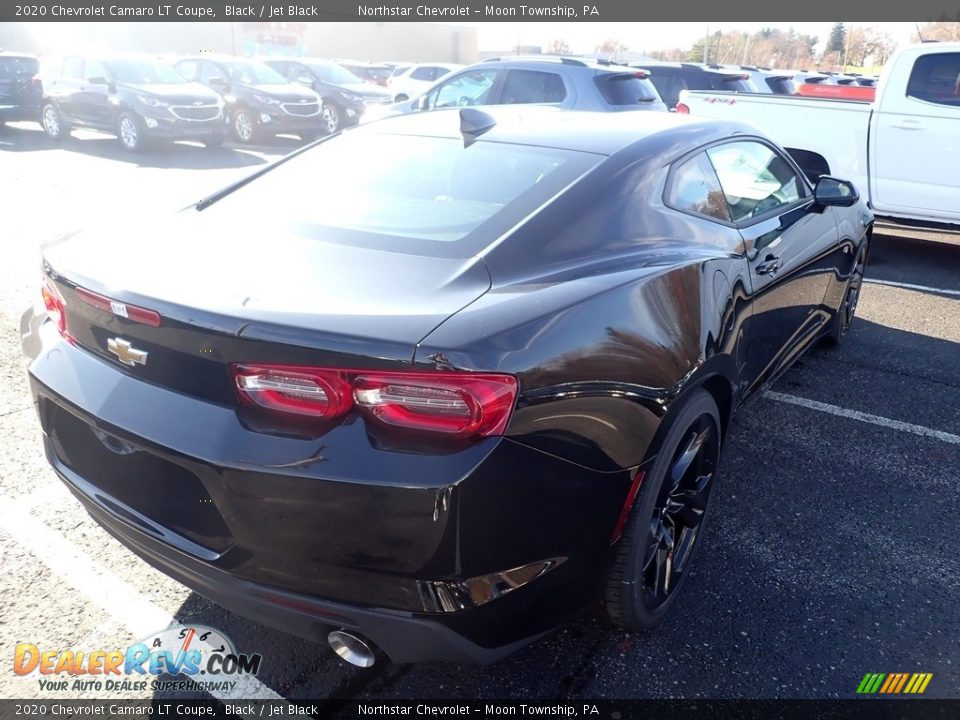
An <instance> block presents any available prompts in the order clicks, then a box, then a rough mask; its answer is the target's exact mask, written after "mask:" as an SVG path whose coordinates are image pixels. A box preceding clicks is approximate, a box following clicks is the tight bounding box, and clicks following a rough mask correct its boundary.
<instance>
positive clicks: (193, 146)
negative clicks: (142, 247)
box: [0, 127, 294, 170]
mask: <svg viewBox="0 0 960 720" xmlns="http://www.w3.org/2000/svg"><path fill="white" fill-rule="evenodd" d="M81 132H83V134H84V137H68V138H65V139H64V140H62V141H60V142H54V141H53V140H51V139H50V138H48V137H47V136H46V134H44V133H43V132H42V131H40V130H28V129H22V128H19V127H17V128H14V127H3V128H0V152H42V151H50V150H61V151H68V152H76V153H80V154H83V155H88V156H91V157H96V158H100V159H103V160H114V161H119V162H125V163H128V164H131V165H137V166H139V167H148V168H170V169H181V170H214V169H229V168H242V167H253V166H256V165H264V164H266V163H267V162H269V161H268V160H267V159H265V158H263V157H260V156H259V155H256V154H254V152H245V151H244V150H241V149H239V148H235V147H231V146H230V145H224V146H223V147H216V148H207V147H204V146H203V145H202V144H200V143H194V142H162V143H157V144H155V145H153V146H151V147H149V148H147V149H146V150H144V151H142V152H136V153H134V152H129V151H128V150H125V149H124V148H123V147H121V145H120V143H119V142H118V141H117V139H116V138H114V137H111V136H109V135H101V134H99V133H97V134H95V133H93V132H91V131H81ZM291 149H294V148H290V149H286V148H284V149H280V148H278V147H266V148H262V149H261V148H257V150H260V151H265V152H272V153H276V154H284V153H287V152H290V150H291ZM250 150H251V151H254V150H255V149H254V148H250Z"/></svg>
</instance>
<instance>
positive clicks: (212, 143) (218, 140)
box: [203, 135, 227, 148]
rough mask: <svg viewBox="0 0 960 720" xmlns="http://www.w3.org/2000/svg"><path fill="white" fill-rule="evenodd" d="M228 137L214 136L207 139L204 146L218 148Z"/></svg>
mask: <svg viewBox="0 0 960 720" xmlns="http://www.w3.org/2000/svg"><path fill="white" fill-rule="evenodd" d="M226 139H227V138H226V137H224V136H223V135H214V136H213V137H209V138H206V139H205V140H204V141H203V146H204V147H208V148H218V147H220V146H221V145H223V143H224V142H225V141H226Z"/></svg>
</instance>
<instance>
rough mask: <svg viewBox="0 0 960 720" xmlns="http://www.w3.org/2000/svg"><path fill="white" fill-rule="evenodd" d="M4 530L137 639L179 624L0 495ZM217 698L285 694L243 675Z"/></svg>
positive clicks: (265, 697) (268, 697)
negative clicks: (230, 688)
mask: <svg viewBox="0 0 960 720" xmlns="http://www.w3.org/2000/svg"><path fill="white" fill-rule="evenodd" d="M0 530H3V531H5V532H6V533H7V534H9V535H10V536H11V537H13V538H14V539H15V540H16V541H17V543H18V544H19V545H20V547H22V548H24V549H25V550H29V551H30V552H31V553H33V554H34V555H35V556H36V557H37V559H38V560H40V562H42V563H43V564H44V565H46V566H47V567H48V568H50V570H51V571H53V572H54V573H55V574H56V575H57V576H58V577H59V578H60V579H61V580H63V581H64V582H65V583H67V584H68V585H70V586H72V587H73V588H75V589H76V590H78V591H79V592H81V593H82V594H83V595H84V596H85V597H86V598H87V599H88V600H89V601H90V602H91V603H94V604H96V605H99V606H100V608H102V609H103V610H104V611H105V612H107V613H109V614H110V615H112V616H113V617H115V618H116V619H117V620H118V621H119V622H121V623H123V625H124V626H125V627H126V628H127V629H128V630H129V631H130V632H131V633H132V634H133V635H134V636H136V637H140V638H142V637H147V636H148V635H150V634H151V633H155V632H157V631H158V630H162V629H163V628H166V627H169V626H171V625H175V624H178V621H177V620H176V619H174V618H173V617H172V616H171V615H170V614H169V613H167V612H166V611H165V610H163V609H162V608H161V607H159V606H157V605H155V604H154V603H152V602H150V601H149V600H147V599H146V598H145V597H144V596H143V595H141V594H140V593H138V592H137V591H136V590H135V589H134V588H133V587H132V586H131V585H130V584H129V583H127V582H126V581H125V580H123V579H122V578H120V577H119V576H117V575H115V574H114V573H112V572H110V570H107V569H106V568H104V567H101V566H100V565H99V564H97V563H95V562H94V561H92V560H90V558H88V557H87V556H86V555H84V554H83V553H81V552H79V551H78V550H77V548H76V546H75V545H74V544H73V543H71V542H70V541H69V540H67V539H66V538H65V537H63V535H61V534H60V533H58V532H57V531H56V530H52V529H51V528H49V527H47V526H46V525H45V524H44V523H42V522H41V521H40V520H38V519H37V518H36V517H34V516H33V515H31V514H30V509H29V508H28V507H27V506H26V505H24V504H23V503H22V502H20V501H18V500H13V499H11V498H7V497H4V496H2V495H0ZM210 694H211V695H213V696H214V697H215V698H217V699H218V700H235V699H240V698H243V699H262V700H283V698H282V697H281V696H280V695H278V694H277V693H275V692H274V691H273V690H271V689H270V688H268V687H267V686H266V685H264V684H263V683H261V682H260V681H259V680H257V678H256V677H255V676H253V675H238V676H237V684H236V686H235V687H234V689H233V690H232V691H230V692H222V691H212V692H210Z"/></svg>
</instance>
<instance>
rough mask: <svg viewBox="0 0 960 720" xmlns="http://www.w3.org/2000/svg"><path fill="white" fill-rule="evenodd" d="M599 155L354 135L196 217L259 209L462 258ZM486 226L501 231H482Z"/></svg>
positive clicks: (329, 233) (351, 237)
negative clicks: (473, 239)
mask: <svg viewBox="0 0 960 720" xmlns="http://www.w3.org/2000/svg"><path fill="white" fill-rule="evenodd" d="M387 122H389V121H387ZM451 122H455V119H454V118H453V117H451ZM601 159H602V156H599V155H592V154H588V153H579V152H572V151H567V150H556V149H553V148H538V147H532V146H527V145H508V144H501V143H491V142H483V141H482V140H481V141H478V142H475V143H473V144H472V145H470V146H469V147H466V148H465V147H464V143H463V140H462V139H460V138H456V139H454V138H442V137H415V136H403V137H398V136H395V135H387V134H373V133H370V132H359V131H352V132H347V133H344V134H343V135H340V136H335V137H332V138H330V139H329V140H327V141H324V142H321V143H320V144H318V145H317V146H315V147H313V148H311V149H309V150H307V151H306V152H304V153H303V154H301V155H299V156H296V157H293V158H291V159H290V160H288V161H287V162H285V163H283V164H282V165H280V166H278V167H277V168H275V169H274V170H272V171H270V172H268V173H267V174H265V175H264V176H262V177H261V178H260V179H258V180H255V181H253V182H251V183H250V184H248V185H247V186H245V187H243V188H240V189H239V190H237V191H235V192H234V193H232V194H230V195H228V196H226V197H225V198H223V199H222V200H220V201H219V202H216V203H214V204H213V205H212V206H210V207H209V208H208V209H207V210H205V211H204V214H207V213H211V214H216V213H217V212H226V213H236V212H249V209H250V208H251V207H258V208H262V209H263V211H264V212H265V213H270V215H271V216H274V217H277V218H283V219H284V220H287V221H292V222H293V223H294V224H295V225H296V226H297V227H298V228H299V231H300V232H302V233H303V234H304V235H307V236H308V237H309V236H317V237H322V238H323V239H324V240H333V241H338V242H345V243H347V244H351V245H366V246H373V247H381V248H382V247H387V248H389V247H395V248H397V250H398V251H402V252H421V251H422V252H423V253H424V254H428V253H434V252H439V254H441V255H446V256H455V257H456V256H461V254H463V255H464V256H466V255H469V254H471V252H470V250H469V249H468V248H466V249H465V248H464V247H463V244H461V243H460V241H464V243H465V244H466V245H473V243H470V242H469V239H470V238H476V240H477V243H479V245H480V246H481V247H482V246H485V245H486V244H488V243H489V242H490V241H491V240H493V239H495V237H496V236H497V234H498V232H503V231H505V230H506V229H508V228H509V227H511V226H512V225H513V224H515V223H516V222H519V221H520V220H521V219H523V217H525V216H526V215H528V214H529V213H530V212H532V211H533V210H535V209H536V208H537V207H539V206H540V205H542V204H543V202H545V201H546V200H548V199H549V198H550V197H552V196H553V195H555V194H556V193H557V192H559V191H560V190H561V189H563V188H564V187H566V186H567V185H569V184H570V183H571V182H572V181H573V180H574V179H575V178H577V177H579V176H580V175H581V174H583V173H584V172H586V170H587V169H588V168H589V167H591V166H593V165H594V164H596V163H597V162H599V161H600V160H601ZM495 221H502V222H495ZM487 224H490V225H497V226H498V228H499V226H500V225H504V228H503V230H491V232H490V233H489V234H486V233H482V232H481V228H482V227H483V226H485V225H487ZM411 241H412V242H411ZM458 245H459V246H460V247H454V246H458ZM439 246H447V247H448V249H447V250H446V251H444V250H443V249H442V248H440V247H439Z"/></svg>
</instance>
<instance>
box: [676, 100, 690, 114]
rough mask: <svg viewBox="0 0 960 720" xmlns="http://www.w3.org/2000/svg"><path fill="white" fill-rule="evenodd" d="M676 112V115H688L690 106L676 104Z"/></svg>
mask: <svg viewBox="0 0 960 720" xmlns="http://www.w3.org/2000/svg"><path fill="white" fill-rule="evenodd" d="M676 110H677V112H678V113H681V114H683V115H689V114H690V106H689V105H687V104H686V103H677V108H676Z"/></svg>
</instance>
